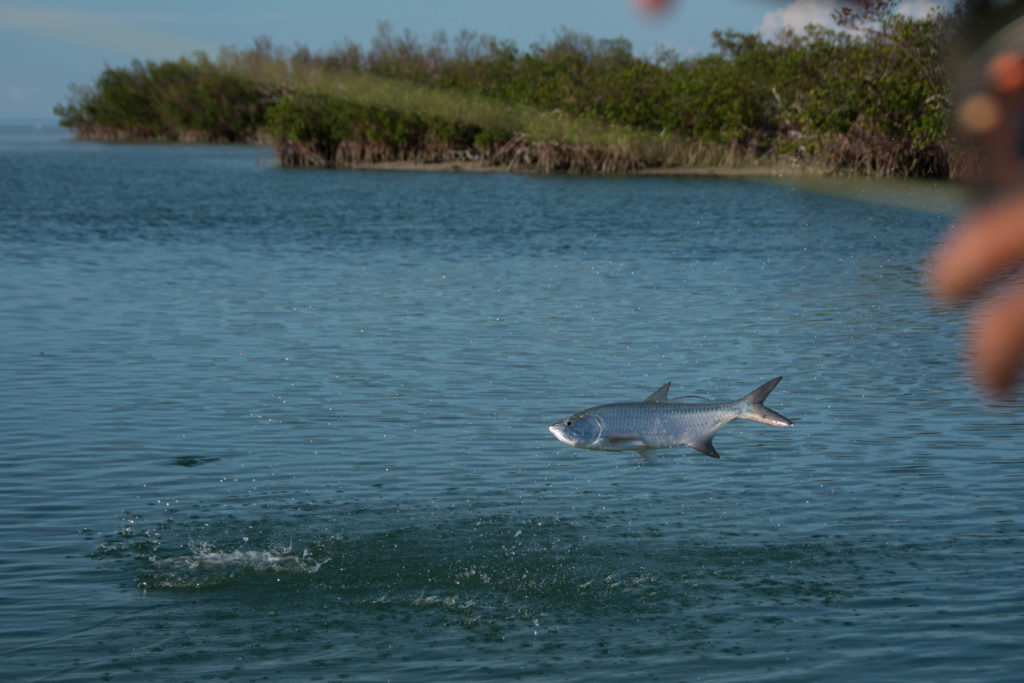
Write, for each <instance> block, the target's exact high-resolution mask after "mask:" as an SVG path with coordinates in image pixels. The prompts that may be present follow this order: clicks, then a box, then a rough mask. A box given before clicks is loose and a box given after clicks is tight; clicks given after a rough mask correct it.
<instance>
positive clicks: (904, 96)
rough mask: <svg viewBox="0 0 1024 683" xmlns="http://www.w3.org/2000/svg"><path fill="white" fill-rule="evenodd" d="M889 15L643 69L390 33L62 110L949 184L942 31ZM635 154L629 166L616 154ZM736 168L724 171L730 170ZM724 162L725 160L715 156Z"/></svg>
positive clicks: (136, 66) (229, 61)
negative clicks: (813, 168)
mask: <svg viewBox="0 0 1024 683" xmlns="http://www.w3.org/2000/svg"><path fill="white" fill-rule="evenodd" d="M894 4H895V2H894V0H862V5H861V6H860V7H859V8H858V7H854V6H851V5H844V7H843V8H842V9H841V10H839V11H837V13H836V15H835V18H836V21H837V25H838V27H839V28H840V29H851V30H852V32H847V31H845V30H837V29H830V28H825V27H821V26H812V27H808V29H807V30H806V31H805V32H804V33H802V34H800V35H795V34H793V33H784V34H782V35H780V36H778V37H777V38H776V39H774V40H767V39H765V38H763V37H761V36H759V35H756V34H744V33H738V32H735V31H716V32H715V33H714V34H713V38H714V41H715V51H714V53H712V54H709V55H706V56H703V57H699V58H694V59H687V60H680V59H679V58H678V56H677V55H675V54H674V53H672V52H671V51H668V50H664V49H661V50H659V51H657V52H656V53H655V55H654V56H653V57H651V58H645V57H641V56H637V55H635V54H634V53H633V48H632V46H631V45H630V43H629V41H627V40H625V39H624V38H617V39H601V40H596V39H594V38H591V37H589V36H586V35H582V34H579V33H575V32H572V31H569V30H567V29H564V28H563V29H562V30H561V31H560V32H558V33H556V35H555V37H554V38H553V39H552V40H551V41H549V42H547V43H544V44H535V45H532V46H530V49H529V50H527V51H525V52H521V51H520V50H518V49H517V48H516V47H515V45H514V44H512V43H510V42H508V41H500V40H497V39H495V38H493V37H489V36H483V35H478V34H475V33H471V32H467V31H463V32H461V33H459V34H458V35H457V36H455V37H454V38H453V39H451V40H449V39H448V37H447V36H446V35H445V34H444V33H438V34H436V35H435V36H433V39H432V40H431V41H430V42H426V41H423V40H421V39H420V38H419V37H417V36H415V35H413V34H412V33H410V32H409V31H405V32H404V33H402V34H401V35H399V34H396V33H394V32H393V31H392V30H391V28H390V26H388V25H387V24H381V26H380V30H379V33H378V36H377V37H376V38H375V39H374V41H373V44H372V46H371V48H370V50H368V51H366V52H364V51H363V50H362V49H361V48H359V47H358V46H356V45H353V44H351V43H346V44H345V45H344V46H342V47H336V48H334V49H333V50H332V51H330V52H328V53H326V54H314V53H312V52H310V51H309V50H308V49H307V48H305V47H302V46H299V47H297V48H295V49H294V50H291V51H288V50H282V49H280V48H274V47H273V46H272V45H271V44H270V42H269V40H268V39H266V38H260V39H257V41H256V44H255V46H254V48H253V49H252V50H250V51H229V50H224V51H222V52H221V54H220V55H219V57H218V59H217V61H216V62H212V61H210V60H209V59H208V58H206V56H205V55H201V54H200V55H197V56H196V57H195V58H194V59H192V60H187V59H181V60H178V61H169V62H163V63H160V64H156V63H152V62H147V63H145V64H143V63H140V62H134V63H133V64H132V65H131V67H130V68H120V69H119V68H107V69H106V70H104V72H103V73H102V74H101V75H100V77H99V78H98V79H97V81H96V83H95V85H94V86H93V87H91V88H74V89H73V90H72V93H71V95H70V96H69V99H68V103H67V104H65V105H60V106H58V107H56V108H55V111H56V113H57V114H58V115H59V116H60V117H61V122H62V124H64V125H66V126H70V127H72V128H75V129H77V130H79V131H80V132H86V133H88V131H90V130H92V129H98V130H100V131H104V130H116V131H120V132H121V133H122V134H123V135H125V136H128V137H142V138H146V137H151V138H152V137H156V138H170V139H174V138H177V137H181V136H182V133H183V131H191V132H193V133H194V132H199V133H201V137H204V138H205V139H211V140H250V139H253V138H254V137H255V136H256V135H257V132H262V133H264V134H266V135H269V136H270V137H272V138H274V139H275V140H278V141H279V142H282V143H283V144H286V145H292V146H294V145H298V144H301V145H302V146H303V149H304V150H305V151H304V154H311V153H314V150H315V155H317V156H318V157H322V159H323V160H325V163H331V160H333V159H335V156H336V151H337V150H338V149H339V146H343V145H344V143H346V142H351V143H360V144H365V145H372V146H375V147H374V148H375V149H376V148H381V149H383V148H387V149H390V150H392V153H393V154H395V155H398V156H402V155H403V154H404V155H408V154H409V153H413V152H415V151H416V150H422V149H425V148H427V147H430V146H431V145H434V146H436V145H447V146H448V147H450V148H453V149H456V150H474V149H475V150H478V151H479V150H485V149H492V148H496V147H498V146H501V145H504V144H505V143H507V142H508V141H510V140H513V139H516V140H526V141H531V142H533V143H544V144H548V143H550V144H555V145H578V146H581V147H585V148H587V149H590V150H594V149H608V150H611V149H615V150H618V151H619V152H622V153H623V154H625V155H626V156H630V158H633V157H636V158H639V160H640V161H639V162H638V163H640V164H641V165H648V166H657V165H659V164H663V163H672V162H673V160H678V159H679V158H683V157H687V158H693V155H692V154H690V152H689V151H686V150H693V149H695V148H700V149H704V148H705V147H706V146H711V147H714V146H720V147H724V148H728V149H734V150H743V151H744V152H745V153H749V154H753V155H755V156H761V157H770V158H778V157H788V158H792V157H798V158H803V159H805V160H811V161H813V162H815V163H819V164H824V165H826V166H829V167H831V168H836V169H839V168H848V169H852V170H857V171H864V172H870V173H886V174H909V175H942V174H943V173H944V172H945V170H946V168H947V166H948V157H949V154H950V149H951V146H950V143H949V137H950V133H949V118H950V107H949V96H948V91H949V86H948V82H947V81H948V78H947V75H946V73H945V69H944V63H943V58H942V55H943V53H944V52H945V51H947V49H948V43H949V40H950V39H949V36H950V34H951V31H950V30H949V25H950V22H951V21H952V20H951V16H950V15H942V14H935V15H933V16H931V17H929V18H927V19H910V18H907V17H904V16H902V15H898V14H895V13H894V12H893V6H894ZM623 150H626V151H623ZM730 156H731V155H730ZM723 158H724V157H723Z"/></svg>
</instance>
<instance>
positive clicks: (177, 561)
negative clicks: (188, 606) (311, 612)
mask: <svg viewBox="0 0 1024 683" xmlns="http://www.w3.org/2000/svg"><path fill="white" fill-rule="evenodd" d="M188 551H189V552H188V553H187V554H185V555H180V556H174V557H165V558H157V557H156V556H150V557H149V567H148V568H147V569H146V570H144V571H141V572H139V573H138V574H137V576H136V578H135V583H136V585H138V586H139V587H140V588H196V589H199V588H210V587H214V586H221V585H225V584H229V583H232V582H235V581H245V580H251V579H259V578H261V577H267V576H271V577H275V578H277V579H278V580H279V579H280V576H281V575H307V574H315V573H317V572H318V571H319V570H320V568H321V567H322V566H323V565H325V564H326V563H328V562H329V561H330V558H329V557H326V558H322V559H318V558H316V557H315V556H314V554H313V553H312V552H310V550H309V549H308V548H304V549H303V550H302V551H301V552H296V551H294V550H293V549H292V547H291V546H290V545H289V546H287V547H281V548H271V549H269V550H238V549H235V550H221V549H218V548H217V547H216V546H214V545H213V544H211V543H205V542H199V543H195V542H190V543H189V545H188Z"/></svg>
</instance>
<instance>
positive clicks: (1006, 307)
mask: <svg viewBox="0 0 1024 683" xmlns="http://www.w3.org/2000/svg"><path fill="white" fill-rule="evenodd" d="M1022 360H1024V283H1021V284H1018V285H1017V286H1016V287H1014V288H1013V289H1012V290H1010V291H1008V292H1007V293H1005V294H1003V295H1000V296H998V297H997V298H996V299H995V300H993V301H991V302H988V303H986V304H984V305H983V306H982V308H981V309H980V310H979V313H978V315H977V316H976V317H975V319H974V322H973V325H972V328H971V336H970V339H969V340H968V362H969V363H970V365H971V369H972V371H973V372H974V373H975V375H976V377H977V379H978V381H979V383H980V384H981V385H982V386H984V387H985V388H986V389H988V390H989V391H991V392H992V393H994V394H997V395H1004V394H1006V393H1007V392H1009V390H1010V389H1011V387H1012V386H1013V384H1014V382H1015V381H1016V380H1017V379H1018V378H1019V375H1020V371H1021V366H1022V362H1021V361H1022Z"/></svg>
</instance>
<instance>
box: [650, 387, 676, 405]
mask: <svg viewBox="0 0 1024 683" xmlns="http://www.w3.org/2000/svg"><path fill="white" fill-rule="evenodd" d="M670 386H672V382H665V383H664V384H663V385H661V387H660V388H659V389H658V390H657V391H655V392H654V393H653V394H651V395H650V396H648V397H647V398H645V399H644V403H668V402H669V398H668V388H669V387H670Z"/></svg>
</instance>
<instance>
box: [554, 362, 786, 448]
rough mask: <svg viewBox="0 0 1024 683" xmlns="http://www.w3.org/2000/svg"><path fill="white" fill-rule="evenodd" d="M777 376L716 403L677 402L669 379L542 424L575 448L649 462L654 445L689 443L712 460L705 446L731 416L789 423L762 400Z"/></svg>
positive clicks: (776, 423)
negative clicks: (625, 398)
mask: <svg viewBox="0 0 1024 683" xmlns="http://www.w3.org/2000/svg"><path fill="white" fill-rule="evenodd" d="M781 379H782V378H781V377H776V378H775V379H772V380H769V381H767V382H765V383H764V384H762V385H761V386H759V387H758V388H757V389H754V390H753V391H752V392H750V393H749V394H747V395H746V396H744V397H743V398H741V399H738V400H736V401H723V402H720V403H678V402H677V399H670V398H669V397H668V389H669V387H670V386H672V383H671V382H669V383H667V384H665V385H664V386H662V387H661V388H659V389H658V390H657V391H655V392H654V393H653V394H651V395H650V396H648V397H647V399H646V400H644V401H640V402H633V403H608V404H605V405H601V406H595V407H593V408H587V409H586V410H583V411H581V412H578V413H576V414H575V415H573V416H572V417H567V418H565V419H564V420H562V421H561V422H556V423H555V424H553V425H551V426H550V427H548V430H549V431H550V432H551V433H552V434H554V435H555V438H557V439H558V440H559V441H561V442H562V443H564V444H567V445H569V446H575V447H576V448H589V449H593V450H600V451H636V452H638V453H639V454H640V455H642V456H643V457H644V459H645V460H647V461H648V462H654V459H655V458H654V451H655V449H658V448H672V447H673V446H690V447H691V448H695V449H697V450H698V451H700V452H701V453H703V454H705V455H709V456H711V457H712V458H717V457H718V451H716V450H715V447H714V446H712V445H711V439H712V437H714V435H715V433H716V432H717V431H718V430H719V429H721V428H722V427H724V426H725V425H727V424H729V423H730V422H732V421H733V420H736V419H740V420H750V421H752V422H763V423H764V424H768V425H774V426H776V427H792V426H793V423H792V422H790V421H789V420H788V419H786V418H785V417H783V416H782V415H780V414H778V413H776V412H775V411H774V410H769V409H768V408H765V407H764V400H765V398H767V397H768V394H770V393H771V391H772V389H774V388H775V385H776V384H778V383H779V380H781Z"/></svg>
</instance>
